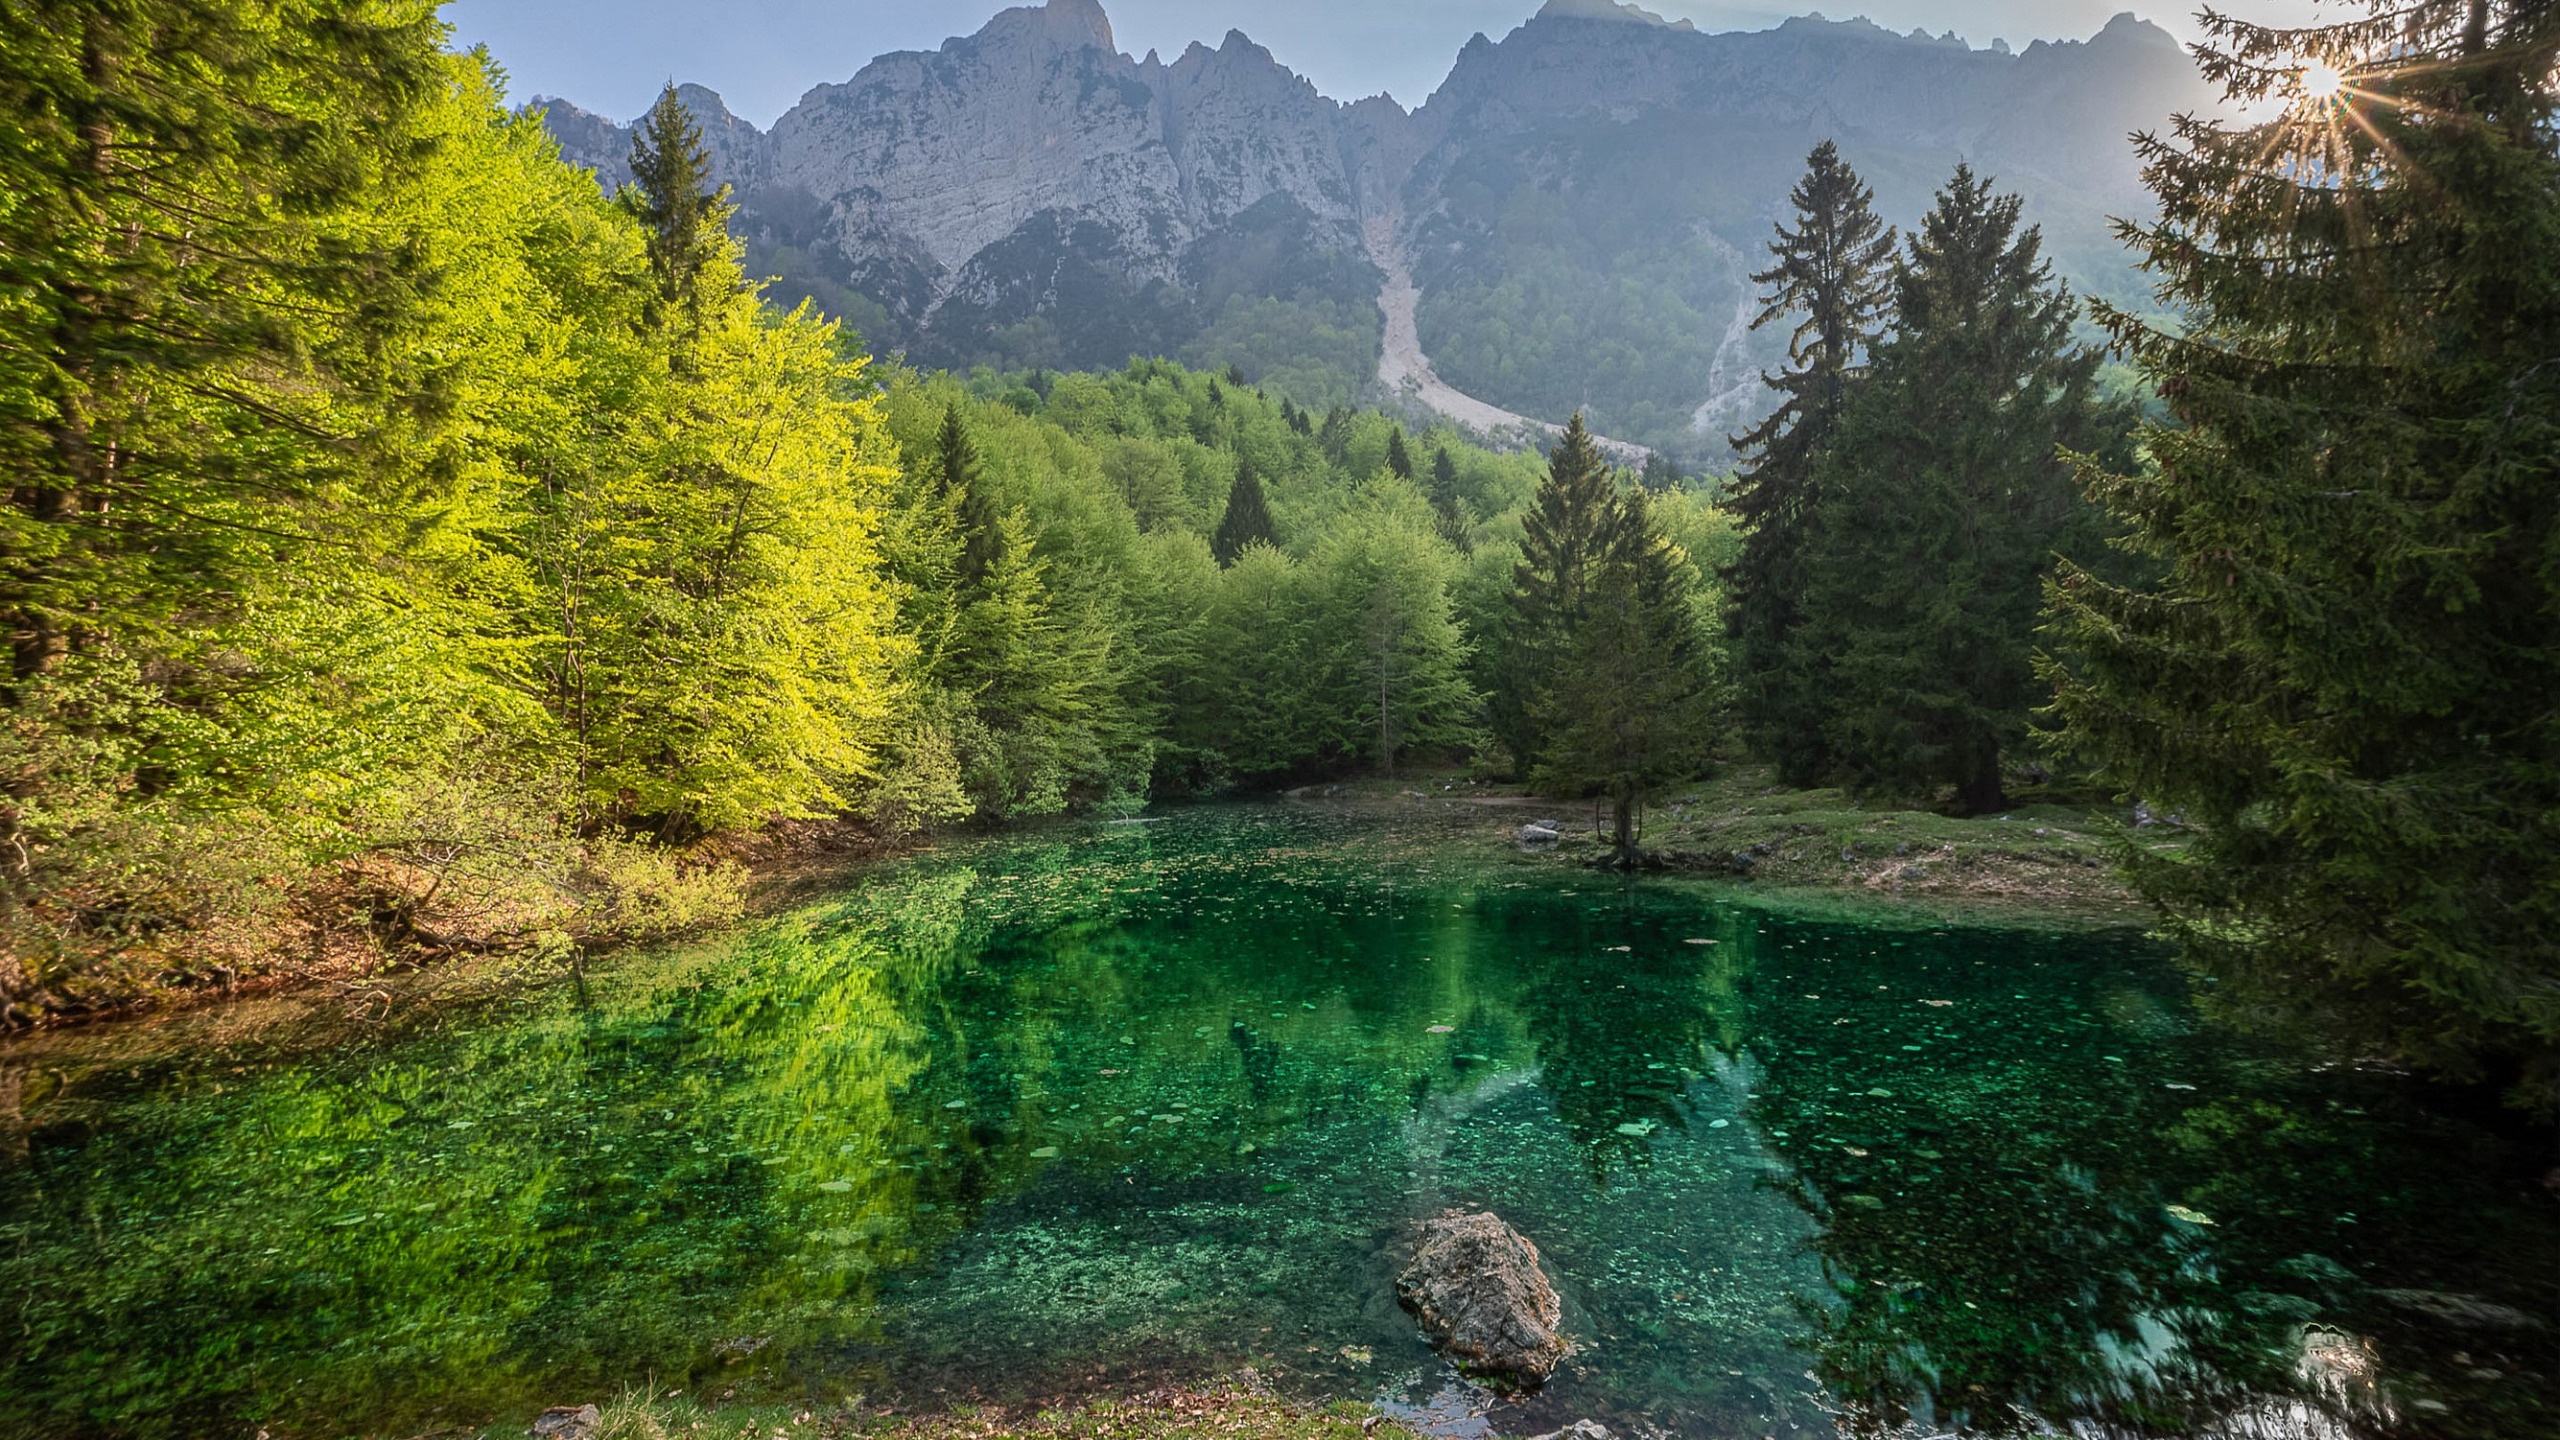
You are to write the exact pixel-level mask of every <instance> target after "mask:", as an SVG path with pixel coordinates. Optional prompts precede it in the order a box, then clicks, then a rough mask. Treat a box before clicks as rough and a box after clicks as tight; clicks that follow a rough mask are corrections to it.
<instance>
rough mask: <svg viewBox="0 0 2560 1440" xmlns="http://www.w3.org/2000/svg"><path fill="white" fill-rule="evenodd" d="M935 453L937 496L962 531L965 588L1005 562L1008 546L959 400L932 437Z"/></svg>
mask: <svg viewBox="0 0 2560 1440" xmlns="http://www.w3.org/2000/svg"><path fill="white" fill-rule="evenodd" d="M933 452H934V453H933V462H932V463H933V476H934V487H935V493H936V495H937V496H938V497H939V499H940V501H941V503H942V504H944V505H945V506H947V507H949V510H950V513H951V516H952V521H953V524H954V525H955V526H957V528H958V529H959V532H960V580H961V582H962V583H963V584H964V585H965V584H976V583H979V582H982V581H984V580H985V579H986V578H987V577H988V576H989V575H991V574H993V573H994V571H995V568H996V566H997V565H998V564H1000V563H1001V562H1002V561H1003V560H1004V555H1005V550H1006V547H1007V545H1008V544H1009V543H1010V542H1009V541H1008V539H1007V537H1006V535H1005V526H1004V523H1003V516H1002V515H1001V514H1000V513H998V511H997V510H996V506H995V501H994V500H993V499H992V498H990V497H989V496H988V494H987V486H986V479H985V477H984V476H983V475H981V474H980V473H979V464H978V447H977V445H976V443H975V442H973V441H971V440H970V438H969V427H968V425H967V423H966V422H965V421H963V420H962V419H961V418H960V405H959V402H957V401H954V402H952V403H951V404H950V405H947V406H945V407H944V408H943V412H942V431H941V433H940V434H939V435H937V436H936V437H935V439H934V447H933Z"/></svg>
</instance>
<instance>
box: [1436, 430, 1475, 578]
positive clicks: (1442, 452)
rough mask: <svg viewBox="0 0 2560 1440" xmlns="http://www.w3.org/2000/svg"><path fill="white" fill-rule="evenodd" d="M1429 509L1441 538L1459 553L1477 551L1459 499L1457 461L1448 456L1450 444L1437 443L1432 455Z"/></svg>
mask: <svg viewBox="0 0 2560 1440" xmlns="http://www.w3.org/2000/svg"><path fill="white" fill-rule="evenodd" d="M1431 511H1432V513H1433V514H1434V515H1436V516H1438V517H1439V529H1440V538H1441V539H1443V540H1446V541H1448V542H1449V546H1450V548H1451V549H1453V550H1456V551H1457V552H1458V553H1459V554H1461V555H1473V554H1474V553H1476V539H1475V536H1474V535H1473V534H1472V533H1470V532H1469V531H1468V529H1467V512H1466V508H1465V506H1464V504H1463V503H1462V502H1461V501H1460V500H1459V499H1458V462H1457V461H1455V460H1452V459H1450V458H1449V447H1448V446H1446V445H1443V446H1440V447H1439V448H1438V449H1437V450H1435V451H1434V452H1433V453H1432V456H1431Z"/></svg>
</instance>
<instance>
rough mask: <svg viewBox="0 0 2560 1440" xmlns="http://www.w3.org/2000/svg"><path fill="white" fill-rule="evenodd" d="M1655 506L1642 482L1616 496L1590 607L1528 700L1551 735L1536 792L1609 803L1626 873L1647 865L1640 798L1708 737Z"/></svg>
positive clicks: (1682, 774) (1677, 564)
mask: <svg viewBox="0 0 2560 1440" xmlns="http://www.w3.org/2000/svg"><path fill="white" fill-rule="evenodd" d="M1650 510H1651V507H1650V504H1649V502H1648V500H1647V498H1646V493H1645V492H1644V491H1643V490H1640V489H1638V490H1631V491H1628V492H1627V493H1625V494H1624V495H1623V496H1622V497H1620V498H1619V500H1618V501H1617V512H1618V513H1617V516H1616V518H1615V521H1614V523H1613V524H1612V525H1611V526H1610V527H1609V530H1608V537H1607V544H1606V548H1605V550H1604V551H1603V552H1602V554H1601V555H1600V556H1599V558H1598V560H1597V562H1596V563H1595V564H1594V565H1593V567H1592V574H1591V580H1590V589H1589V605H1588V607H1587V613H1585V615H1584V616H1583V618H1582V621H1581V623H1580V625H1579V626H1578V627H1577V628H1576V629H1575V631H1574V633H1573V635H1572V637H1571V639H1570V640H1568V641H1567V642H1566V643H1565V645H1564V647H1563V650H1562V652H1561V653H1560V654H1559V655H1558V657H1557V662H1556V664H1555V667H1554V669H1553V671H1552V673H1551V674H1550V675H1549V676H1548V677H1547V680H1546V683H1545V684H1544V686H1543V687H1542V689H1541V690H1540V692H1539V693H1538V695H1537V697H1536V699H1535V702H1534V704H1533V707H1532V708H1533V711H1534V713H1535V715H1536V717H1537V720H1538V723H1539V725H1540V727H1541V728H1542V729H1543V731H1544V732H1545V735H1546V742H1545V746H1546V748H1545V750H1544V752H1543V754H1542V755H1541V758H1540V763H1539V767H1538V777H1539V782H1540V784H1541V786H1542V788H1546V789H1550V790H1553V791H1555V792H1558V793H1587V794H1596V795H1598V796H1599V797H1600V798H1602V799H1604V800H1606V801H1607V802H1608V803H1609V814H1610V853H1611V857H1612V859H1613V861H1614V863H1615V864H1617V865H1618V866H1619V867H1620V868H1622V869H1631V868H1634V867H1635V866H1637V865H1638V864H1641V863H1643V860H1644V855H1643V851H1642V849H1641V848H1640V846H1639V845H1638V843H1637V841H1638V835H1637V822H1638V820H1639V819H1640V817H1641V815H1642V813H1643V810H1644V807H1645V805H1646V803H1647V801H1648V800H1649V799H1650V797H1651V796H1652V795H1653V794H1654V792H1655V791H1656V790H1657V789H1659V788H1660V787H1661V786H1662V785H1664V784H1667V783H1670V782H1672V781H1677V780H1683V779H1686V778H1688V777H1689V776H1690V775H1692V774H1695V773H1696V772H1697V769H1698V767H1699V766H1700V765H1701V764H1703V763H1704V762H1705V759H1706V749H1707V741H1708V738H1709V731H1708V728H1707V720H1708V716H1707V707H1708V698H1709V692H1708V686H1707V676H1706V667H1705V657H1704V654H1703V653H1702V650H1701V647H1700V646H1699V644H1698V637H1697V627H1696V624H1695V622H1694V620H1693V619H1692V617H1691V604H1690V596H1689V584H1688V567H1687V564H1686V562H1685V560H1684V559H1683V558H1682V557H1681V556H1680V555H1679V554H1678V553H1677V552H1676V551H1674V550H1673V548H1672V547H1671V545H1670V543H1669V542H1668V541H1667V540H1665V539H1664V538H1663V537H1662V535H1661V534H1660V533H1659V532H1658V531H1657V530H1656V529H1655V527H1654V524H1653V521H1652V516H1651V513H1650Z"/></svg>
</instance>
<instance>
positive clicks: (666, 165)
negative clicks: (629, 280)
mask: <svg viewBox="0 0 2560 1440" xmlns="http://www.w3.org/2000/svg"><path fill="white" fill-rule="evenodd" d="M631 180H632V185H631V190H630V192H629V195H628V197H627V199H626V201H625V203H626V204H627V205H628V206H629V207H630V209H631V212H632V213H633V214H634V215H636V216H638V217H639V219H640V223H641V224H642V225H643V226H645V227H647V229H648V237H649V238H648V250H649V273H650V274H651V275H652V276H653V277H655V278H656V280H657V282H658V298H659V300H660V302H661V306H662V308H661V309H660V311H659V317H660V320H661V322H662V323H664V322H666V321H669V320H674V319H677V318H681V319H682V320H683V322H684V324H685V326H686V328H687V331H688V333H692V332H698V331H699V330H700V329H701V323H702V296H701V293H700V290H701V282H702V280H703V274H704V269H705V267H706V266H708V265H710V264H711V262H712V261H714V260H716V259H718V258H719V257H720V256H721V255H723V254H725V253H726V250H727V246H728V243H729V237H728V231H727V228H726V227H727V225H728V220H729V211H730V206H729V187H728V186H726V185H721V186H718V187H716V188H715V187H713V186H712V184H711V157H710V156H709V154H708V153H706V152H705V151H704V150H703V148H702V127H701V126H699V125H697V124H695V123H694V119H693V112H692V111H690V110H687V109H686V108H685V106H684V102H683V101H682V100H679V99H677V98H676V87H675V86H674V85H673V84H669V85H668V86H667V87H666V88H665V89H663V90H661V91H659V92H658V100H657V103H656V104H654V105H651V106H650V107H649V113H648V114H646V115H644V116H642V117H641V119H640V124H639V126H638V128H637V129H636V130H635V132H634V133H633V135H632V137H631Z"/></svg>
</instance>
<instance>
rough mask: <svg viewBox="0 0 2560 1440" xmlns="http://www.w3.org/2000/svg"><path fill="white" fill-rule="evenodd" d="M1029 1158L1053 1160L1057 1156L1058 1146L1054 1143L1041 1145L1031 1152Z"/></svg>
mask: <svg viewBox="0 0 2560 1440" xmlns="http://www.w3.org/2000/svg"><path fill="white" fill-rule="evenodd" d="M1031 1158H1032V1159H1034V1160H1055V1159H1057V1158H1058V1147H1057V1146H1055V1145H1043V1146H1041V1147H1040V1148H1039V1149H1037V1150H1034V1151H1032V1152H1031Z"/></svg>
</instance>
